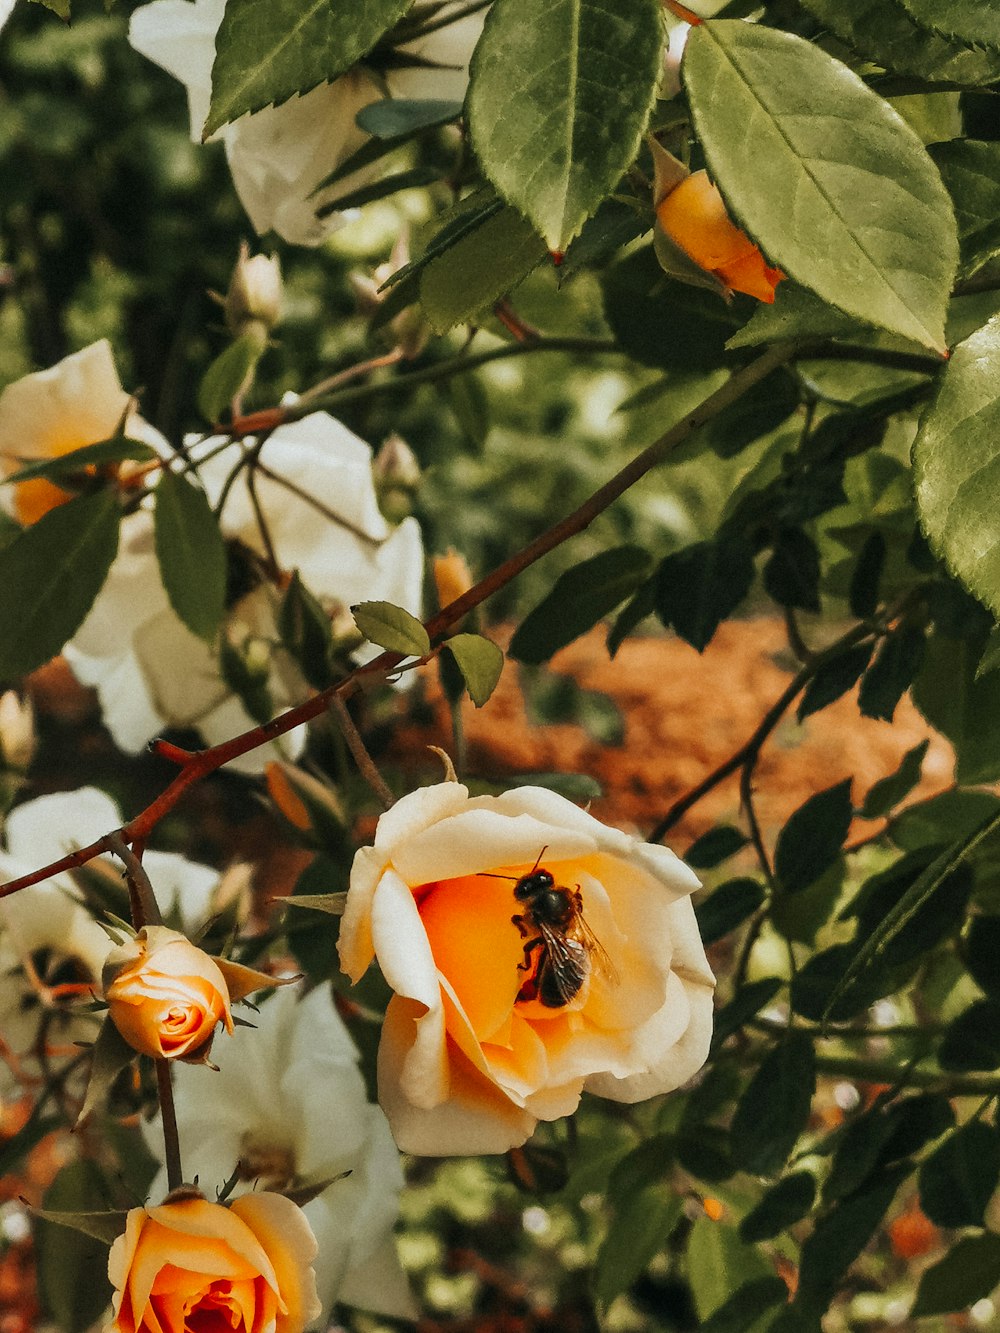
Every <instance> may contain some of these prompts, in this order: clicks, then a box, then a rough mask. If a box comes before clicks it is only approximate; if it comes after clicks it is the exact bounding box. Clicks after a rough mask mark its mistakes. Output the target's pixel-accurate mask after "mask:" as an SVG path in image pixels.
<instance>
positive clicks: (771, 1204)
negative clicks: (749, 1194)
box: [740, 1171, 816, 1244]
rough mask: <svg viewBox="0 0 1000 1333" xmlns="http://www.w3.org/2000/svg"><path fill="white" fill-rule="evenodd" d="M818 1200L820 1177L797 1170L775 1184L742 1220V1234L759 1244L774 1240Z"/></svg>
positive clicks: (746, 1239)
mask: <svg viewBox="0 0 1000 1333" xmlns="http://www.w3.org/2000/svg"><path fill="white" fill-rule="evenodd" d="M815 1199H816V1177H815V1176H814V1175H813V1174H812V1172H811V1171H794V1172H793V1173H792V1174H791V1175H790V1176H783V1177H782V1179H781V1180H779V1181H778V1182H777V1184H774V1185H772V1186H771V1188H770V1189H769V1190H767V1191H766V1192H765V1194H764V1196H763V1198H761V1200H760V1202H759V1203H757V1204H755V1205H754V1207H753V1208H751V1210H750V1212H749V1213H747V1215H746V1217H744V1219H743V1221H742V1222H741V1223H740V1235H741V1236H742V1238H743V1239H744V1240H745V1241H749V1242H752V1243H754V1244H756V1243H757V1242H758V1241H762V1240H771V1239H772V1237H774V1236H777V1235H779V1234H780V1233H781V1232H782V1231H785V1230H786V1229H787V1228H788V1227H790V1226H793V1225H794V1224H795V1223H796V1222H799V1221H801V1219H802V1218H803V1217H805V1216H806V1214H807V1213H808V1212H809V1210H810V1209H811V1208H812V1206H813V1203H814V1201H815Z"/></svg>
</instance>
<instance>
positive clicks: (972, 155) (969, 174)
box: [928, 51, 1000, 277]
mask: <svg viewBox="0 0 1000 1333" xmlns="http://www.w3.org/2000/svg"><path fill="white" fill-rule="evenodd" d="M993 58H994V60H995V62H996V73H995V74H994V78H1000V51H997V52H995V53H994V56H993ZM928 151H929V152H930V155H931V157H932V158H933V159H934V162H935V164H936V166H937V169H938V171H940V173H941V179H942V180H943V181H944V183H945V185H946V186H947V188H948V193H949V194H950V195H951V198H952V203H953V204H954V206H955V219H956V221H957V222H958V246H959V253H960V255H961V265H960V269H959V273H960V275H961V276H963V277H968V276H970V275H971V274H973V273H975V272H976V270H977V269H979V268H981V267H982V266H983V264H985V263H987V262H988V261H989V260H990V259H995V258H996V257H997V255H1000V222H998V220H997V215H998V213H1000V144H996V143H981V142H977V141H976V140H974V139H953V140H951V141H950V142H948V143H938V144H932V145H931V147H930V149H929V150H928Z"/></svg>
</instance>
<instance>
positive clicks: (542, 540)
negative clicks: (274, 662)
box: [0, 343, 871, 898]
mask: <svg viewBox="0 0 1000 1333" xmlns="http://www.w3.org/2000/svg"><path fill="white" fill-rule="evenodd" d="M797 350H798V349H797V345H796V344H794V343H783V344H780V345H777V346H775V347H771V348H769V349H768V351H766V352H765V353H763V355H762V356H760V357H758V358H757V360H756V361H752V362H750V364H749V365H747V366H744V367H743V368H742V369H741V370H738V371H737V372H736V373H735V374H734V375H732V376H731V378H730V379H729V380H728V381H727V382H726V383H725V384H723V385H722V386H721V387H720V388H719V389H717V390H716V391H715V392H714V393H712V394H710V395H709V396H708V397H707V398H706V399H705V400H704V402H702V403H700V404H699V405H698V406H697V407H696V408H694V410H693V411H691V412H688V413H687V415H686V416H684V417H682V418H681V419H680V421H678V422H676V423H675V424H674V425H673V426H671V427H670V429H669V430H667V431H665V432H664V433H663V435H661V436H660V438H659V439H658V440H654V442H653V443H652V444H651V445H649V447H648V448H647V449H644V450H643V452H642V453H641V454H639V455H638V456H637V457H636V458H633V459H632V461H631V462H630V463H628V464H626V466H625V467H623V468H622V469H621V471H620V472H618V473H617V474H616V475H615V476H614V477H612V478H611V480H610V481H608V482H606V483H605V484H604V485H603V486H602V487H600V489H599V490H597V491H595V492H594V494H593V495H592V496H591V497H590V498H589V499H588V500H585V501H584V503H583V504H582V505H580V507H579V508H578V509H575V510H574V511H573V513H571V514H569V515H567V517H566V518H564V519H562V520H561V521H560V522H558V523H556V524H554V525H553V526H552V527H551V528H549V529H548V530H547V531H546V532H543V533H542V534H541V535H540V536H539V537H536V538H535V540H534V541H533V542H530V543H529V544H528V545H527V546H526V547H524V549H523V550H521V551H519V552H517V554H516V555H513V556H511V558H510V559H509V560H506V561H504V563H503V564H502V565H499V566H498V567H497V568H496V569H494V570H493V571H492V572H491V573H489V574H488V575H487V576H486V577H485V578H484V579H481V580H480V582H479V583H477V584H475V586H474V587H472V588H470V589H469V590H468V591H467V592H465V593H463V594H462V596H461V597H456V598H455V600H454V601H453V602H450V603H449V604H448V605H447V606H445V607H442V609H441V610H440V611H438V613H437V614H436V615H434V616H431V618H430V619H429V620H428V621H426V622H425V626H424V628H425V629H426V630H427V633H428V635H429V636H430V638H431V639H432V640H434V639H440V638H441V637H442V636H443V635H444V634H445V632H446V631H447V630H449V629H450V628H451V627H452V626H454V625H457V624H458V622H459V621H460V620H462V618H463V617H464V616H466V615H468V613H469V612H470V611H471V610H473V609H474V608H475V607H477V606H479V605H481V603H483V602H485V601H486V600H487V598H489V597H492V595H493V594H494V593H495V592H497V591H499V589H501V588H504V587H506V586H507V584H508V583H510V582H511V580H512V579H515V578H516V577H517V576H518V575H519V574H521V573H523V571H524V570H526V569H527V568H528V567H529V566H531V565H533V564H535V562H536V561H538V560H540V559H541V558H542V556H544V555H548V553H549V552H550V551H553V550H555V549H556V547H557V546H561V545H562V543H563V542H565V541H567V540H568V539H569V538H570V537H573V536H575V535H576V534H577V533H579V532H583V531H584V529H586V528H587V527H588V526H589V525H590V524H591V523H592V522H593V520H594V519H595V518H596V517H597V516H598V515H599V514H602V513H603V512H604V510H605V509H607V508H608V506H609V505H611V504H612V503H613V502H614V501H615V500H617V499H618V498H619V496H621V495H623V494H624V493H625V491H627V490H628V489H629V487H631V486H634V485H635V483H636V482H637V481H639V480H640V478H642V477H644V476H645V475H646V473H647V472H649V471H651V470H652V469H653V468H654V467H656V465H657V464H658V463H660V462H662V461H663V459H664V458H666V457H667V455H668V454H669V453H670V452H671V451H672V450H674V449H676V448H677V447H678V446H679V445H681V444H683V443H684V441H685V440H687V439H688V438H689V437H690V436H691V435H693V434H694V432H695V431H696V430H698V429H699V428H700V427H701V426H704V425H705V424H706V423H707V422H709V421H711V420H712V419H713V418H714V417H716V416H718V415H719V413H720V412H722V411H724V410H725V409H726V408H727V407H729V406H730V404H732V403H734V402H736V401H737V400H738V399H739V398H741V397H742V396H743V394H745V393H746V392H747V391H748V390H749V389H751V388H752V387H753V386H754V385H755V384H757V383H759V382H760V381H761V380H763V379H766V378H767V376H768V375H770V374H771V372H772V371H773V370H775V369H776V368H777V367H778V366H780V365H782V364H784V363H785V362H786V361H789V360H790V359H791V358H792V357H793V356H794V355H795V354H796V351H797ZM868 633H871V630H870V629H868V628H867V627H865V626H858V627H857V628H856V629H855V630H853V631H851V633H850V634H848V635H845V636H844V638H843V639H842V640H841V641H840V642H839V644H837V645H835V647H837V648H842V647H844V646H845V645H846V644H847V643H852V642H854V636H855V635H856V636H857V637H858V638H861V637H864V635H865V634H868ZM832 651H833V649H830V650H828V652H832ZM404 657H405V655H404V654H403V653H398V652H384V653H381V654H380V655H379V656H378V657H376V658H374V659H373V660H372V661H371V662H367V663H365V664H364V665H363V666H359V667H356V668H355V669H354V670H353V671H351V672H350V673H349V674H348V675H347V676H345V677H344V678H343V679H342V680H339V681H337V682H336V683H335V684H333V685H330V686H328V687H327V688H326V689H325V690H321V691H320V692H319V693H318V694H315V695H314V696H313V697H312V698H311V699H307V700H306V702H305V703H303V704H299V705H298V706H297V707H295V708H290V709H289V710H288V711H287V712H285V713H282V714H281V716H280V717H276V718H273V719H272V720H271V721H270V722H264V723H262V724H261V725H260V726H257V727H252V728H250V730H249V731H244V732H242V733H241V734H240V735H239V736H234V737H232V739H231V740H228V741H223V742H222V743H221V744H220V745H213V746H212V747H210V748H209V749H206V750H198V751H196V752H195V753H194V754H192V756H191V758H190V759H188V760H186V761H185V762H184V764H183V765H182V767H181V771H180V772H179V773H178V774H177V776H176V777H175V778H174V780H173V781H172V782H171V783H170V784H169V785H168V786H167V787H166V788H165V789H164V790H163V791H162V792H161V793H160V795H159V796H157V797H156V799H155V800H154V801H152V802H151V803H150V804H149V805H148V806H147V807H146V809H145V810H143V811H141V812H140V813H139V814H138V815H137V816H136V817H135V818H134V819H132V820H130V821H129V822H128V823H127V824H125V825H123V826H122V828H120V829H117V830H115V833H112V834H105V836H104V837H102V838H98V839H97V840H96V841H95V842H92V843H90V844H89V845H88V846H86V847H81V848H78V849H77V850H76V851H74V852H70V853H69V854H68V855H66V856H63V857H61V858H60V859H59V860H57V861H52V862H51V863H50V864H49V865H46V866H42V867H41V868H40V869H39V870H35V871H32V872H31V873H30V874H28V875H22V876H20V877H19V878H18V879H14V880H10V881H9V882H8V883H6V884H4V885H2V886H0V898H5V897H8V896H9V895H10V894H12V893H17V892H18V891H19V890H20V889H25V888H28V887H29V885H32V884H38V883H40V882H41V881H42V880H45V879H48V878H49V877H50V876H52V875H56V874H59V873H60V872H62V871H64V870H72V869H75V868H76V867H78V866H82V865H85V864H86V863H87V862H88V861H90V860H91V859H92V858H93V857H95V856H97V855H99V854H100V853H101V852H103V851H109V850H111V843H110V841H109V839H110V838H113V837H114V836H115V834H117V835H120V837H121V838H122V839H123V840H124V841H125V842H127V843H134V842H135V841H136V839H137V838H141V839H145V838H147V837H148V836H149V833H150V832H151V830H152V829H153V828H155V827H156V825H157V824H158V823H159V821H160V820H161V819H162V818H163V817H164V816H165V815H166V814H167V813H168V812H169V811H171V810H172V809H173V808H174V806H175V805H176V804H177V802H178V801H179V800H180V798H181V796H182V795H183V794H184V792H185V791H187V789H188V787H190V786H192V785H193V784H194V783H195V782H198V781H199V780H200V779H201V778H203V777H206V776H207V775H208V774H209V773H214V772H215V771H216V769H219V768H221V767H222V766H223V764H227V763H229V762H230V760H232V759H237V758H239V756H240V755H244V754H247V753H249V751H251V750H256V749H257V748H258V747H259V746H261V745H264V744H266V743H267V742H268V741H271V740H274V739H275V737H277V736H283V735H285V734H286V733H287V732H289V731H291V730H292V729H293V728H294V727H297V726H300V725H301V724H302V723H303V722H310V721H312V720H313V718H316V717H319V716H320V715H321V714H323V713H325V712H326V710H327V709H328V708H329V707H330V705H331V704H332V703H333V701H334V699H336V698H343V699H347V698H348V697H350V695H352V694H354V693H355V692H356V691H357V690H359V689H361V688H363V686H364V684H365V682H366V681H367V680H368V679H371V678H376V679H381V678H383V677H385V676H386V675H388V674H389V672H391V671H395V670H397V669H398V667H399V664H400V662H402V661H403V660H404ZM818 660H821V659H818ZM804 683H805V682H804V680H803V681H802V682H801V683H800V682H798V680H797V681H796V682H793V684H794V685H795V689H794V690H793V691H792V692H791V693H789V692H788V691H786V692H785V693H786V695H787V696H788V697H787V701H786V702H784V703H782V704H781V708H780V710H779V711H778V712H777V714H776V717H780V715H781V712H783V711H784V709H785V707H787V705H788V703H790V702H791V700H792V699H794V697H795V694H796V693H798V690H799V689H800V688H801V685H802V684H804ZM789 688H790V689H791V687H789ZM782 698H783V699H784V698H785V696H784V695H783V696H782ZM772 713H774V709H772V710H771V713H769V715H768V716H769V717H770V716H771V714H772ZM773 725H774V723H773V722H770V723H769V724H768V728H767V729H765V730H764V731H763V732H762V733H761V738H760V740H758V741H757V745H758V746H759V745H760V744H762V743H763V738H764V737H765V736H766V735H767V730H769V729H770V727H771V726H773ZM746 753H749V751H747V750H746V747H744V752H743V753H742V754H741V755H740V756H739V757H737V759H736V762H735V763H734V764H733V766H732V767H731V768H729V769H728V770H727V771H728V772H733V771H735V769H736V768H738V767H739V764H740V763H741V762H742V761H743V758H744V757H745V754H746ZM716 780H718V779H716ZM713 785H714V782H710V783H709V784H708V786H706V787H705V790H706V791H707V790H710V788H711V786H713ZM695 799H697V797H695ZM693 803H694V801H693V800H692V801H690V802H689V804H693ZM687 808H688V807H687V805H685V806H684V809H687ZM682 813H683V812H682ZM678 817H679V816H678ZM671 822H673V821H671ZM668 826H669V825H668ZM660 836H662V834H661V835H660Z"/></svg>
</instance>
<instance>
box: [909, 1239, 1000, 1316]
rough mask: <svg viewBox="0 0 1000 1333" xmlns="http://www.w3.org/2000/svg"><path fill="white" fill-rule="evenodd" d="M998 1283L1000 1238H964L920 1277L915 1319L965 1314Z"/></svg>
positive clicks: (914, 1308) (914, 1306) (914, 1311)
mask: <svg viewBox="0 0 1000 1333" xmlns="http://www.w3.org/2000/svg"><path fill="white" fill-rule="evenodd" d="M998 1282H1000V1236H994V1235H992V1234H990V1233H989V1232H987V1233H986V1234H985V1235H983V1236H963V1237H962V1239H961V1240H960V1241H958V1242H957V1244H955V1245H953V1246H952V1248H951V1249H950V1250H949V1251H948V1253H947V1254H946V1255H945V1256H944V1258H943V1259H939V1260H938V1262H937V1263H936V1264H932V1265H931V1267H930V1268H928V1269H926V1270H925V1271H924V1272H923V1273H922V1274H921V1277H920V1286H919V1287H918V1288H917V1299H916V1300H915V1301H914V1302H913V1309H912V1310H911V1311H910V1314H911V1316H912V1317H913V1318H914V1319H920V1318H923V1317H924V1316H925V1315H934V1314H948V1313H950V1312H951V1311H952V1310H967V1309H968V1308H969V1307H970V1306H972V1305H974V1304H975V1303H976V1301H979V1300H983V1299H984V1298H985V1297H986V1296H988V1295H989V1294H990V1292H991V1291H992V1290H993V1288H994V1287H995V1286H996V1285H997V1283H998Z"/></svg>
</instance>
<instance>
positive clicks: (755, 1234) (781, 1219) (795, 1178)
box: [703, 1171, 816, 1333]
mask: <svg viewBox="0 0 1000 1333" xmlns="http://www.w3.org/2000/svg"><path fill="white" fill-rule="evenodd" d="M815 1199H816V1177H815V1176H814V1175H813V1174H812V1172H811V1171H794V1172H793V1173H792V1174H791V1175H790V1176H783V1177H782V1179H781V1180H779V1181H778V1182H777V1184H775V1185H772V1186H771V1188H770V1189H769V1190H767V1191H766V1192H765V1194H764V1196H763V1198H762V1199H761V1200H760V1202H759V1203H758V1204H756V1205H755V1206H754V1207H753V1208H751V1210H750V1212H749V1213H747V1215H746V1217H744V1219H743V1221H742V1222H741V1223H740V1236H741V1237H742V1238H743V1239H744V1240H745V1241H747V1242H748V1243H751V1244H756V1243H757V1242H758V1241H762V1240H771V1239H772V1238H773V1237H774V1236H777V1235H779V1233H780V1232H782V1231H785V1230H787V1228H788V1227H790V1226H793V1225H794V1224H795V1223H796V1222H799V1221H801V1220H802V1218H803V1217H805V1216H806V1214H807V1213H808V1212H809V1210H810V1209H811V1208H812V1206H813V1203H814V1202H815ZM703 1333H704V1331H703Z"/></svg>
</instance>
